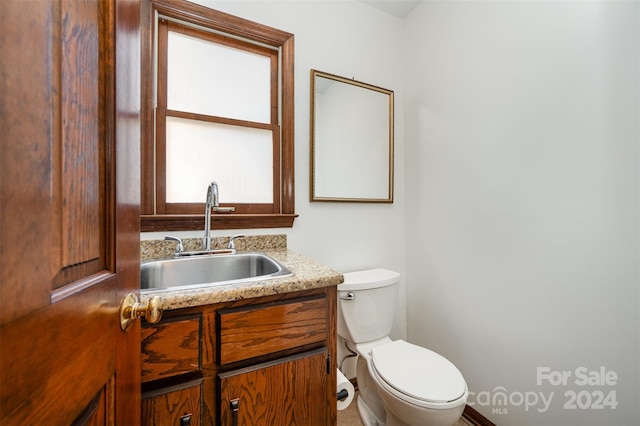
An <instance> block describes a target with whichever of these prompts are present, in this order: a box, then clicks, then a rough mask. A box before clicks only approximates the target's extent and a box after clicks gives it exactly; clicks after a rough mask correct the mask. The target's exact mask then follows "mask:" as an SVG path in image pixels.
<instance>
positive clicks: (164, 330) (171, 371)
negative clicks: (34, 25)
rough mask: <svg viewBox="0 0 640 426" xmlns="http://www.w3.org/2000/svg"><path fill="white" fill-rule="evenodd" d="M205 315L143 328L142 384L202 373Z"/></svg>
mask: <svg viewBox="0 0 640 426" xmlns="http://www.w3.org/2000/svg"><path fill="white" fill-rule="evenodd" d="M201 322H202V321H201V316H200V315H197V316H193V317H186V318H185V317H182V318H180V319H176V320H172V321H168V322H165V323H161V324H157V325H154V326H149V327H143V328H142V381H143V382H148V381H151V380H156V379H161V378H164V377H170V376H175V375H178V374H183V373H189V372H191V371H198V370H200V368H201V365H200V359H201V358H200V341H201V338H200V337H201V333H200V328H201Z"/></svg>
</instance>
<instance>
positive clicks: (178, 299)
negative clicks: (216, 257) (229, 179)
mask: <svg viewBox="0 0 640 426" xmlns="http://www.w3.org/2000/svg"><path fill="white" fill-rule="evenodd" d="M260 251H262V252H264V253H265V254H267V255H268V256H271V257H273V258H274V259H276V260H277V261H279V262H281V263H282V264H283V265H285V266H286V267H287V268H289V269H290V270H291V272H293V274H294V275H293V276H291V277H285V278H276V279H269V280H263V281H253V282H248V283H238V284H227V285H221V286H211V287H203V288H198V289H189V290H184V289H183V290H180V289H178V290H175V291H167V290H163V291H157V292H153V291H150V292H148V293H144V294H141V302H142V303H146V302H147V301H148V300H149V299H150V298H151V297H152V296H159V297H160V298H162V299H163V310H174V309H180V308H188V307H193V306H202V305H210V304H213V303H221V302H229V301H234V300H241V299H249V298H254V297H261V296H270V295H275V294H283V293H290V292H294V291H300V290H310V289H314V288H322V287H330V286H334V285H338V284H340V283H342V282H343V281H344V277H343V276H342V274H340V273H339V272H336V271H334V270H332V269H331V268H329V267H327V266H324V265H322V264H320V263H318V262H316V261H314V260H312V259H309V258H308V257H305V256H302V255H300V254H298V253H295V252H293V251H291V250H288V249H286V248H275V249H265V250H260ZM238 252H239V253H240V250H239V251H238Z"/></svg>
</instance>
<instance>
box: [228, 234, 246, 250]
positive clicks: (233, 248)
mask: <svg viewBox="0 0 640 426" xmlns="http://www.w3.org/2000/svg"><path fill="white" fill-rule="evenodd" d="M238 238H244V234H237V235H234V236H233V237H231V238H229V244H227V248H228V249H231V250H235V248H236V243H235V241H234V240H236V239H238Z"/></svg>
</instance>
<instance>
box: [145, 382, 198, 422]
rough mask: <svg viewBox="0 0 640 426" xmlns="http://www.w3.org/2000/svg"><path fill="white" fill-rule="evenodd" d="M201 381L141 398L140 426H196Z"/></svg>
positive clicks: (150, 393) (151, 393)
mask: <svg viewBox="0 0 640 426" xmlns="http://www.w3.org/2000/svg"><path fill="white" fill-rule="evenodd" d="M201 394H202V379H200V380H197V381H195V382H189V383H185V384H183V385H180V386H175V387H173V388H165V389H161V390H160V391H156V392H149V393H148V394H146V395H143V397H142V426H198V425H200V424H201V420H200V405H201V400H202V397H201Z"/></svg>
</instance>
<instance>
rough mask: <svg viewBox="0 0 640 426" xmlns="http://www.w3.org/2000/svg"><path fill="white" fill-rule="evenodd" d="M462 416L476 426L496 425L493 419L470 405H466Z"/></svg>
mask: <svg viewBox="0 0 640 426" xmlns="http://www.w3.org/2000/svg"><path fill="white" fill-rule="evenodd" d="M462 417H464V419H465V420H466V421H467V422H470V423H471V424H473V425H475V426H496V425H495V423H492V422H491V420H489V419H487V418H486V417H485V416H483V415H482V414H480V413H478V412H477V411H476V410H475V409H474V408H471V407H470V406H468V405H467V406H465V407H464V411H463V412H462Z"/></svg>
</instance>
